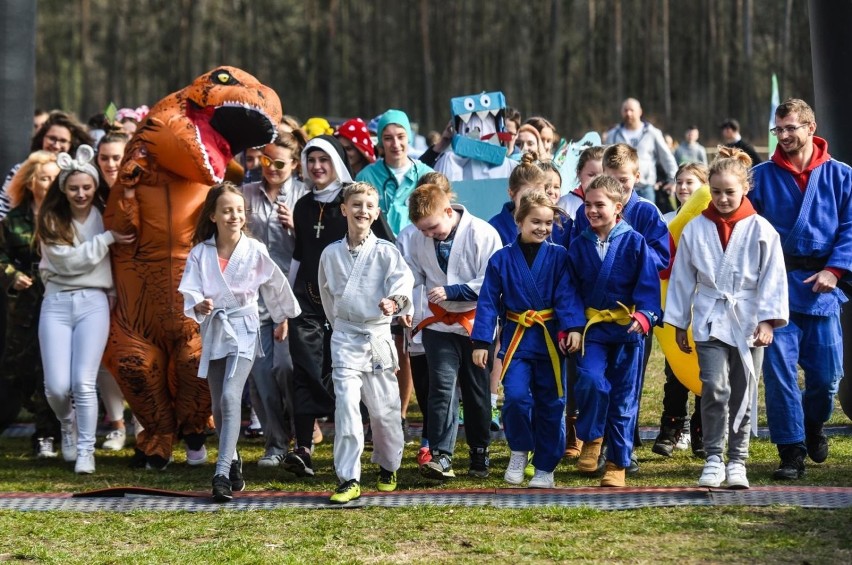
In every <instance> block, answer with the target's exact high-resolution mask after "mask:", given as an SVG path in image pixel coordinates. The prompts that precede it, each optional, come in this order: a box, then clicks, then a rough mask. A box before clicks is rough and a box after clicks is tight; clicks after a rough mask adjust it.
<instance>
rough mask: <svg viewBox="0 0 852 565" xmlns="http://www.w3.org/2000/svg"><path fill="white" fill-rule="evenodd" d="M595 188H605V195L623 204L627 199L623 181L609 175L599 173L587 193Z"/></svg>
mask: <svg viewBox="0 0 852 565" xmlns="http://www.w3.org/2000/svg"><path fill="white" fill-rule="evenodd" d="M631 149H632V148H631ZM593 190H603V193H604V196H606V197H607V198H609V199H610V200H612V201H613V202H615V203H619V204H621V205H622V206H624V204H625V201H626V200H627V199H626V198H625V194H624V187H623V186H621V183H620V182H618V181H617V180H615V179H614V178H612V177H609V176H607V175H599V176H597V177H595V178H594V179H592V182H590V183H589V186H588V188H586V195H588V194H589V192H591V191H593Z"/></svg>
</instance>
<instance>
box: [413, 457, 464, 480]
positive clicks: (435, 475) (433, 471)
mask: <svg viewBox="0 0 852 565" xmlns="http://www.w3.org/2000/svg"><path fill="white" fill-rule="evenodd" d="M420 474H421V475H423V476H424V477H426V478H427V479H435V480H438V481H444V480H446V479H452V478H455V476H456V474H455V472H454V471H453V460H452V458H451V457H450V456H449V455H447V454H446V453H437V452H433V453H432V460H431V461H429V462H428V463H425V464H423V465H421V466H420Z"/></svg>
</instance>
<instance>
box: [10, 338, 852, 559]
mask: <svg viewBox="0 0 852 565" xmlns="http://www.w3.org/2000/svg"><path fill="white" fill-rule="evenodd" d="M662 383H663V377H662V361H661V356H660V355H659V352H655V353H654V356H653V357H652V364H651V369H650V370H649V378H648V381H647V383H646V389H645V396H644V399H643V405H642V410H641V414H640V422H641V424H642V425H644V426H655V425H657V424H658V422H659V412H660V410H661V403H662ZM412 417H413V419H416V407H414V409H413V410H412ZM760 421H761V424H762V425H765V416H764V415H763V410H762V409H761V418H760ZM830 423H831V424H837V425H845V424H849V420H848V419H847V418H846V417H845V416H844V415H843V414H842V412H841V411H840V410H839V409H838V410H837V411H835V414H834V416H833V417H832V420H831V422H830ZM211 443H214V442H211ZM262 450H263V448H262V443H261V441H260V440H252V441H241V452H242V453H243V457H244V459H245V460H246V468H245V475H246V480H247V483H248V487H247V488H248V489H250V490H266V489H272V490H284V491H326V492H328V491H331V490H332V489H333V488H334V487H335V486H336V479H335V476H334V472H333V469H332V461H331V443H330V442H329V441H326V442H324V443H322V444H320V445H319V446H318V447H317V450H316V455H315V467H316V469H317V476H316V477H315V478H313V479H311V480H298V479H296V478H295V477H292V476H289V475H288V474H287V473H285V472H284V471H282V470H280V469H259V468H257V466H256V465H255V463H254V462H255V461H256V460H257V459H258V458H259V457H260V456H261V455H262ZM416 451H417V445H415V444H412V445H408V446H406V451H405V457H404V461H403V468H402V469H401V471H400V474H399V481H400V489H413V490H416V489H424V488H436V484H435V483H431V482H427V481H425V480H424V479H422V478H421V477H420V476H419V474H418V473H417V469H416V463H415V460H414V457H415V454H416ZM130 454H131V450H130V449H125V450H124V451H122V452H119V453H106V452H100V451H99V452H98V453H97V473H96V474H94V475H92V476H88V477H77V476H75V475H74V473H73V471H72V467H73V466H72V465H71V464H66V463H63V462H60V461H36V460H33V459H32V458H31V457H30V455H29V440H28V439H6V438H4V439H2V440H0V491H2V492H31V493H39V492H57V491H60V492H79V491H84V490H91V489H97V488H105V487H113V486H121V485H136V486H148V487H154V488H163V489H172V490H195V491H197V490H202V491H206V490H208V489H209V488H210V479H211V476H212V470H213V467H212V465H208V466H206V467H203V468H189V467H187V466H186V465H185V464H184V459H183V451H182V449H181V448H178V449H177V450H176V452H175V455H176V461H175V463H174V464H173V465H171V466H170V467H169V468H168V470H167V471H166V472H163V473H158V472H144V471H135V470H131V469H129V468H127V460H128V459H129V457H130ZM457 454H458V456H457V458H456V461H455V466H456V468H457V469H458V470H462V471H463V470H464V469H466V467H467V459H466V456H467V449H466V446H464V445H463V444H461V445H459V446H458V449H457ZM508 456H509V451H508V448H507V446H506V444H505V442H503V441H498V442H495V444H494V445H493V446H492V476H491V477H490V478H489V479H486V480H483V481H478V480H471V479H468V478H467V477H463V476H460V477H459V478H458V479H456V480H455V481H452V482H449V483H447V484H446V485H444V486H438V487H437V488H447V489H457V488H458V489H462V488H489V489H494V488H499V487H504V486H506V485H505V484H504V483H503V481H502V473H503V470H504V469H505V466H506V464H507V462H508ZM638 456H639V460H640V463H641V464H642V470H641V472H640V474H639V475H638V476H636V477H631V478H629V479H628V484H629V485H635V486H651V485H657V486H662V485H678V486H695V484H696V481H697V478H698V475H699V474H700V471H701V466H702V461H699V460H697V459H695V458H693V457H691V454H689V453H686V452H676V454H675V456H674V457H673V458H671V459H668V460H665V459H663V458H661V457H658V456H656V455H654V454H653V453H651V450H650V442H646V445H645V446H643V447H641V448H640V449H639V450H638ZM214 457H215V448H214V449H211V454H210V460H211V461H213V458H214ZM776 466H777V454H776V451H775V448H774V447H773V446H772V445H771V444H770V443H769V442H768V441H767V440H755V441H753V443H752V449H751V459H750V461H749V463H748V469H749V479H750V481H751V483H752V485H771V484H775V483H773V482H772V481H771V479H770V475H771V472H772V471H773V470H774V469H775V467H776ZM460 475H463V473H460ZM374 481H375V469H374V466H373V465H372V464H370V463H369V454H365V458H364V474H363V481H362V482H363V484H364V486H365V487H366V489H367V490H373V488H374ZM556 481H557V486H560V487H577V486H586V487H588V486H597V484H598V480H597V479H593V478H586V477H581V476H580V475H578V474H577V473H576V472H575V471H574V470H573V466H571V465H569V464H567V463H563V464H561V465H560V466H559V468H558V469H557V473H556ZM796 484H801V485H826V486H828V485H831V486H852V436H839V437H833V438H831V455H830V456H829V459H828V461H826V462H825V463H823V464H821V465H816V464H809V465H808V471H807V475H806V476H805V478H804V479H803V480H802V481H800V482H799V483H796ZM850 524H852V509H850V508H847V509H843V510H819V509H802V508H793V507H784V506H778V507H760V508H749V507H679V508H649V509H642V510H626V511H598V510H591V509H566V508H537V509H525V510H506V509H494V508H481V507H479V508H465V507H410V508H375V507H373V508H362V509H357V510H342V511H341V510H337V511H335V510H330V511H321V510H300V509H284V510H275V511H230V510H228V509H227V505H224V506H223V507H222V510H221V511H218V512H210V513H207V512H201V513H188V512H187V513H183V512H134V513H129V514H118V513H109V512H96V513H69V512H13V511H3V512H0V560H2V561H6V560H10V561H11V560H27V561H39V562H41V561H45V562H57V563H87V564H94V563H151V562H157V563H176V562H180V563H184V562H208V561H214V560H215V561H219V562H229V563H230V562H235V563H268V562H273V563H426V562H429V563H469V562H470V563H472V562H478V561H481V560H488V561H489V562H497V563H507V562H552V561H567V560H578V561H587V562H603V561H606V562H631V563H652V562H653V563H657V562H682V563H707V562H711V563H723V562H724V563H727V562H760V563H763V562H781V563H793V562H797V563H804V562H807V563H849V562H852V530H850Z"/></svg>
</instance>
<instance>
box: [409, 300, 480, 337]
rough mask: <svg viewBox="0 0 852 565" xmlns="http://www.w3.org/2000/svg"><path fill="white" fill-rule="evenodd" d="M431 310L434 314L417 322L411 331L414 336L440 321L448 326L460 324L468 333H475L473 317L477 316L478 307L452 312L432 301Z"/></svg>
mask: <svg viewBox="0 0 852 565" xmlns="http://www.w3.org/2000/svg"><path fill="white" fill-rule="evenodd" d="M429 310H431V311H432V316H429V317H428V318H426V319H424V320H423V321H421V322H420V323H419V324H417V327H415V328H414V330H412V332H411V335H412V336H415V335H417V333H418V332H419V331H420V330H422V329H423V328H425V327H426V326H430V325H432V324H436V323H438V322H441V323H443V324H447V325H448V326H452V325H453V324H459V325H460V326H461V327H463V328H464V329H465V330H466V331H467V335H470V334H472V333H473V319H474V318H475V317H476V308H473V309H471V310H466V311H465V312H450V311H449V310H446V309H444V308H441V307H440V306H438V305H437V304H435V303H434V302H430V303H429Z"/></svg>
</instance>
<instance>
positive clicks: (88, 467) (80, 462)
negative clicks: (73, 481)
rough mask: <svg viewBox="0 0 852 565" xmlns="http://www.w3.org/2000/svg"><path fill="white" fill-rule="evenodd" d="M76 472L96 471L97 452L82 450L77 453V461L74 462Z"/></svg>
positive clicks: (82, 473) (89, 472)
mask: <svg viewBox="0 0 852 565" xmlns="http://www.w3.org/2000/svg"><path fill="white" fill-rule="evenodd" d="M74 472H75V473H77V474H78V475H91V474H92V473H94V472H95V453H94V452H93V451H81V452H80V453H78V454H77V462H76V463H75V464H74Z"/></svg>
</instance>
